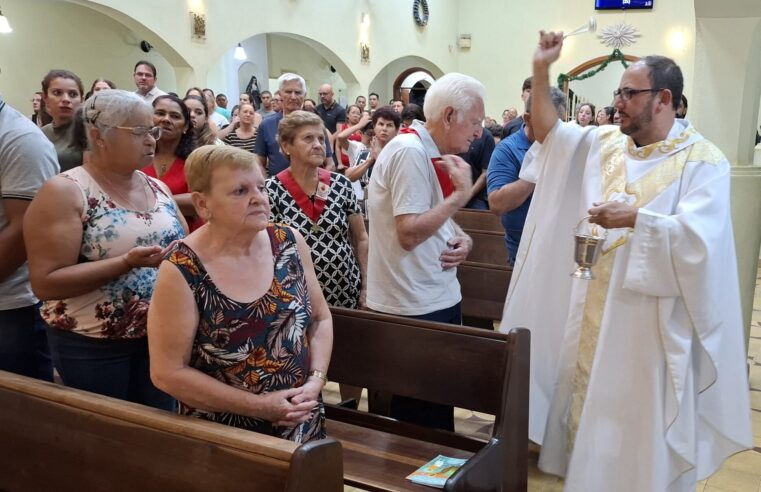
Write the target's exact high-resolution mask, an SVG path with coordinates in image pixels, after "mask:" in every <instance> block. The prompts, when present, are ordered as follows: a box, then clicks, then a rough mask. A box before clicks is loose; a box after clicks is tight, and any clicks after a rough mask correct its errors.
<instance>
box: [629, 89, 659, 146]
mask: <svg viewBox="0 0 761 492" xmlns="http://www.w3.org/2000/svg"><path fill="white" fill-rule="evenodd" d="M654 101H655V98H652V99H650V101H649V102H648V103H647V105H646V106H645V107H644V108H642V111H641V112H640V114H639V116H637V117H636V118H632V117H631V116H630V115H629V114H628V113H624V114H626V115H627V116H629V124H628V125H627V126H626V127H624V126H623V125H621V133H623V134H624V135H629V136H632V135H637V134H638V133H641V132H642V131H643V130H644V129H645V128H646V127H647V126H648V125H649V124H650V123H652V121H653V103H654ZM632 138H634V137H632ZM635 140H636V138H635Z"/></svg>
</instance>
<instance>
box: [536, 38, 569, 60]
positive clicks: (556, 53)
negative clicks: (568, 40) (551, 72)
mask: <svg viewBox="0 0 761 492" xmlns="http://www.w3.org/2000/svg"><path fill="white" fill-rule="evenodd" d="M562 48H563V33H562V32H560V33H556V32H544V31H539V45H538V46H537V47H536V51H535V52H534V65H542V66H544V67H549V66H550V65H552V64H553V63H554V62H555V61H556V60H557V59H558V58H560V50H561V49H562Z"/></svg>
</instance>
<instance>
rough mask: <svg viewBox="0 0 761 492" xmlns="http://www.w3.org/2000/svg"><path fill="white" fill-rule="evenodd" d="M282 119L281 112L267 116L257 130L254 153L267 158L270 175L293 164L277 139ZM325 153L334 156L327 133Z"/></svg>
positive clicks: (327, 155)
mask: <svg viewBox="0 0 761 492" xmlns="http://www.w3.org/2000/svg"><path fill="white" fill-rule="evenodd" d="M282 119H283V113H281V112H278V113H275V114H273V115H270V116H267V117H266V118H264V121H262V123H261V124H260V125H259V130H257V132H256V143H255V144H254V154H256V155H260V156H262V157H266V158H267V174H268V175H269V176H275V175H277V173H279V172H280V171H282V170H284V169H287V168H288V166H290V165H291V164H290V163H289V162H288V159H286V158H285V156H284V155H283V153H282V152H280V144H279V143H278V141H277V127H278V125H279V124H280V120H282ZM325 153H326V157H333V149H332V148H331V147H330V141H329V140H328V136H327V135H325Z"/></svg>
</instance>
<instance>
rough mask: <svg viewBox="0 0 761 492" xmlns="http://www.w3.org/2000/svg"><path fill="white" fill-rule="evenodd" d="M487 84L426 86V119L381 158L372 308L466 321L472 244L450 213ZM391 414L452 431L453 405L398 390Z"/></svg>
mask: <svg viewBox="0 0 761 492" xmlns="http://www.w3.org/2000/svg"><path fill="white" fill-rule="evenodd" d="M485 93H486V91H485V89H484V86H483V85H482V84H481V83H480V82H479V81H477V80H476V79H474V78H472V77H469V76H467V75H462V74H458V73H451V74H447V75H445V76H444V77H442V78H440V79H439V80H437V81H436V82H435V83H434V84H433V85H432V86H431V88H430V89H429V90H428V92H427V94H426V99H425V106H424V108H423V110H424V112H425V117H426V120H427V121H426V122H425V123H421V122H419V121H415V122H414V123H413V124H412V125H411V126H410V127H409V128H406V129H404V130H402V131H401V132H400V134H399V136H397V137H396V138H394V139H393V140H392V141H391V142H390V143H389V144H388V145H386V147H384V149H383V151H382V152H381V153H380V155H379V156H378V159H377V162H376V163H375V166H374V169H373V171H372V175H371V178H370V185H369V188H368V190H369V191H368V197H369V203H368V210H369V219H370V249H369V257H368V272H367V278H368V287H367V306H368V307H369V308H370V309H373V310H375V311H379V312H383V313H389V314H396V315H401V316H408V317H412V318H418V319H426V320H433V321H442V322H446V323H455V324H460V323H461V318H462V317H461V313H460V301H461V300H462V296H461V294H460V284H459V282H458V281H457V270H456V268H457V265H459V264H460V263H461V262H462V261H463V260H465V258H466V257H467V256H468V253H469V252H470V249H471V247H472V245H473V243H472V241H471V239H470V237H468V236H467V235H466V234H465V233H464V232H463V231H462V229H461V228H460V227H459V226H458V225H457V224H455V223H454V221H453V220H452V216H453V215H454V213H455V212H457V210H458V209H459V208H461V207H463V206H464V205H465V204H466V203H467V201H468V199H469V196H470V188H471V185H472V183H471V171H470V166H469V165H468V164H467V163H466V162H465V161H463V160H462V159H461V158H459V157H457V156H455V155H454V154H457V153H461V152H466V151H467V150H468V148H470V144H471V142H472V141H473V140H475V139H477V138H478V137H479V136H480V135H481V131H482V126H481V122H482V121H483V119H484V97H485ZM391 416H392V417H395V418H398V419H400V420H405V421H407V422H412V423H416V424H419V425H426V426H429V427H437V428H444V429H449V430H454V419H453V412H452V408H451V407H446V406H442V405H435V404H432V403H428V402H421V401H419V400H414V399H411V398H402V397H399V396H394V397H393V398H392V401H391Z"/></svg>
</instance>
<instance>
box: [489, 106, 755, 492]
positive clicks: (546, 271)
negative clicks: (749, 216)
mask: <svg viewBox="0 0 761 492" xmlns="http://www.w3.org/2000/svg"><path fill="white" fill-rule="evenodd" d="M532 151H533V152H535V153H536V157H535V159H533V160H531V157H529V159H528V160H529V161H531V162H524V167H523V171H522V172H521V178H522V179H526V180H529V181H535V182H536V183H537V185H536V189H535V191H534V196H533V199H532V205H531V208H530V210H529V213H528V216H527V218H526V224H525V227H524V231H523V238H522V240H521V244H520V248H519V250H518V254H517V259H516V265H515V269H514V272H513V276H512V281H511V285H510V290H509V292H508V295H507V300H506V302H505V311H504V316H503V319H502V325H501V331H503V332H506V331H508V330H509V329H510V328H513V327H526V328H529V329H530V330H531V387H530V398H529V399H530V422H529V436H530V438H531V439H532V440H533V441H535V442H538V443H540V444H542V452H541V456H540V460H539V467H540V468H541V469H542V470H544V471H547V472H549V473H553V474H556V475H560V476H564V477H565V488H566V490H569V491H584V492H589V491H611V490H616V491H632V492H635V491H636V492H642V491H658V492H660V491H677V490H679V491H682V490H685V491H686V490H694V484H695V480H696V479H697V480H700V479H702V478H705V477H706V476H708V475H710V474H711V473H713V472H714V471H716V469H717V468H718V467H719V466H720V465H721V463H722V462H723V460H724V459H726V458H727V457H728V456H729V455H731V454H733V453H736V452H738V451H741V450H742V449H745V448H748V447H751V446H752V433H751V424H750V402H749V396H748V384H747V374H746V358H745V344H744V340H743V325H742V315H741V307H740V295H739V283H738V277H737V265H736V257H735V248H734V237H733V235H732V223H731V217H730V202H729V196H730V192H729V183H730V177H729V163H728V162H727V160H726V159H725V158H724V156H723V155H722V154H721V152H719V150H718V149H717V148H716V147H715V146H714V145H713V144H711V143H710V142H708V141H707V140H705V139H704V138H703V137H702V136H701V135H700V134H698V133H697V132H696V131H695V129H694V128H693V127H692V126H689V124H688V123H687V122H686V121H684V120H678V121H676V122H675V124H674V126H673V128H672V129H671V132H670V133H669V135H668V137H667V139H666V140H664V141H662V142H657V143H655V144H652V145H650V146H647V147H639V148H638V147H636V146H635V144H634V142H633V141H632V140H631V139H630V138H628V137H626V136H625V135H622V134H621V133H620V131H619V130H618V128H617V127H613V126H603V127H599V128H597V127H586V128H581V127H579V126H577V125H573V124H565V123H560V122H558V124H556V125H555V127H553V129H552V131H551V132H550V134H549V135H548V136H547V138H546V139H545V141H544V144H543V145H541V146H540V147H538V148H532ZM529 156H531V154H529ZM534 178H536V179H534ZM609 200H618V201H627V202H628V203H630V204H632V205H634V206H636V207H639V213H638V215H637V221H636V226H635V228H634V229H612V230H609V231H607V232H608V237H607V239H606V243H605V246H604V254H601V255H600V257H601V259H600V262H599V264H598V265H597V266H596V267H593V268H592V271H593V272H594V273H595V275H596V276H597V278H596V279H595V280H579V279H572V278H571V277H570V273H571V272H572V271H573V270H574V269H575V267H576V265H575V263H574V261H573V260H574V258H573V254H574V237H573V236H574V227H575V226H576V224H577V223H578V222H579V220H580V219H582V218H583V217H585V216H586V215H587V211H588V210H589V208H591V207H592V206H593V203H594V202H602V201H609ZM588 228H589V224H583V225H582V230H583V232H587V233H588V232H589V229H588ZM584 229H586V231H584ZM601 232H602V231H601V230H598V233H601ZM582 333H583V335H582ZM585 364H586V365H585ZM574 436H575V437H574Z"/></svg>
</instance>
